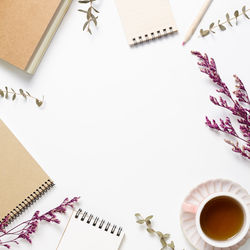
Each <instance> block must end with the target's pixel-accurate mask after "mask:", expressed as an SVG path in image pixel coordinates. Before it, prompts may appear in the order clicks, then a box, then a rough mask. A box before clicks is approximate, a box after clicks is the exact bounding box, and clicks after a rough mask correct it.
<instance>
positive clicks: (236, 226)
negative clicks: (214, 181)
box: [200, 196, 244, 241]
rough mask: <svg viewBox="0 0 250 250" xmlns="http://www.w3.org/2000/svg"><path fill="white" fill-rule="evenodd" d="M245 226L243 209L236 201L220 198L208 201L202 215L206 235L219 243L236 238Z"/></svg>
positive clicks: (201, 220) (201, 219)
mask: <svg viewBox="0 0 250 250" xmlns="http://www.w3.org/2000/svg"><path fill="white" fill-rule="evenodd" d="M243 224H244V212H243V208H242V207H241V205H240V204H239V202H238V201H236V200H235V199H233V198H231V197H228V196H219V197H215V198H213V199H211V200H210V201H208V202H207V203H206V204H205V206H204V207H203V209H202V211H201V214H200V225H201V229H202V231H203V232H204V234H205V235H207V236H208V237H209V238H211V239H213V240H217V241H225V240H228V239H230V238H232V237H234V236H236V235H237V234H238V233H239V232H240V231H241V229H242V227H243Z"/></svg>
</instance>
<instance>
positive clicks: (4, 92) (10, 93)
mask: <svg viewBox="0 0 250 250" xmlns="http://www.w3.org/2000/svg"><path fill="white" fill-rule="evenodd" d="M17 96H22V97H23V98H24V99H25V100H26V99H27V98H31V99H34V100H35V103H36V105H37V106H38V107H40V106H42V105H43V102H44V97H43V98H42V100H40V99H38V98H36V97H34V96H32V95H31V94H30V93H29V92H28V91H24V90H22V89H19V91H15V90H14V89H12V88H10V89H9V88H8V87H7V86H5V87H4V89H1V88H0V97H2V98H5V99H11V100H12V101H15V100H16V97H17Z"/></svg>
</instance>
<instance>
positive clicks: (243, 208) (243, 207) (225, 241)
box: [182, 192, 250, 248]
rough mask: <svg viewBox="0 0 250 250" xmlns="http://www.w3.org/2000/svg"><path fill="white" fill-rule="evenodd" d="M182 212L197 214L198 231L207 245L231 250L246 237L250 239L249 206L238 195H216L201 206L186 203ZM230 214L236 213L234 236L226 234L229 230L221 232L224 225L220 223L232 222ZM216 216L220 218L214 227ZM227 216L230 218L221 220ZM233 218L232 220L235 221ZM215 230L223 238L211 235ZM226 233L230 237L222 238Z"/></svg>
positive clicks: (223, 193) (226, 193)
mask: <svg viewBox="0 0 250 250" xmlns="http://www.w3.org/2000/svg"><path fill="white" fill-rule="evenodd" d="M226 200H227V203H228V204H229V206H227V205H226V204H227V203H226ZM223 202H224V203H223ZM216 203H217V206H218V208H217V210H218V212H216ZM220 204H224V205H223V207H224V208H223V207H222V205H220ZM209 209H210V211H211V212H210V215H209ZM212 209H213V210H214V211H213V210H212ZM223 209H224V210H225V212H224V213H223ZM182 210H183V211H184V212H188V213H192V214H195V224H196V229H197V231H198V233H199V235H200V237H201V238H202V239H203V240H204V241H205V242H206V243H207V244H209V245H211V246H213V247H218V248H229V247H232V246H234V245H236V244H238V243H239V242H241V241H242V240H243V239H244V238H245V237H249V238H250V214H249V208H248V206H247V204H246V203H245V202H244V201H243V200H242V199H241V198H240V197H238V196H237V195H234V194H232V193H229V192H218V193H214V194H211V195H209V196H208V197H206V198H205V199H204V200H203V201H202V202H201V203H200V204H199V205H193V204H189V203H186V202H184V203H183V205H182ZM219 210H220V211H219ZM234 210H235V211H234ZM212 212H213V213H212ZM230 212H231V213H233V212H234V213H235V216H233V217H235V218H234V220H232V223H231V224H232V225H235V228H234V230H236V231H232V230H233V228H232V230H231V231H232V232H234V234H233V235H230V233H232V232H225V231H227V228H226V230H224V232H219V230H220V226H223V225H219V224H218V223H221V224H222V223H223V222H222V221H226V219H227V220H228V222H227V223H229V222H230V221H229V219H230V218H231V217H232V216H231V217H230V215H231V214H230ZM236 212H237V213H236ZM216 213H217V214H216ZM221 215H222V216H221ZM236 215H237V216H236ZM216 216H219V217H217V218H218V219H217V220H216V221H215V224H216V225H212V224H211V223H213V220H214V219H215V218H216ZM226 216H228V218H223V219H221V218H222V217H226ZM233 217H232V218H231V219H233ZM204 218H205V219H204ZM212 218H213V220H212ZM220 219H221V220H220ZM206 220H207V222H208V223H207V224H208V226H207V227H205V226H204V225H205V224H206ZM204 221H205V222H204ZM231 224H229V225H230V226H229V227H231ZM229 227H228V229H229ZM207 228H208V229H207ZM213 228H214V230H215V232H216V231H218V232H219V233H221V234H220V235H217V236H218V237H219V236H220V237H221V238H218V237H217V236H216V234H214V235H215V236H214V235H213V234H211V233H213V232H212V230H213ZM222 228H223V227H222ZM224 228H225V225H224ZM211 229H212V230H211ZM209 230H210V231H209ZM215 232H214V233H215ZM225 233H228V235H229V237H227V238H222V235H223V234H225ZM211 235H212V236H211ZM225 237H226V235H225Z"/></svg>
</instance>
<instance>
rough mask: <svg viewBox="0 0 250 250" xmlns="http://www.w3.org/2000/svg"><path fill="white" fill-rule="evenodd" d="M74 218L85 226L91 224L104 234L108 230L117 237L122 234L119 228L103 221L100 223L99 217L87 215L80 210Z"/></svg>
mask: <svg viewBox="0 0 250 250" xmlns="http://www.w3.org/2000/svg"><path fill="white" fill-rule="evenodd" d="M75 218H76V219H78V218H79V219H80V220H81V221H85V222H86V223H87V224H91V225H92V226H94V227H97V228H99V229H104V231H105V232H108V231H109V230H110V233H111V234H115V235H116V236H118V237H119V236H120V235H121V233H122V228H121V227H119V228H118V227H117V226H116V225H111V223H110V222H105V220H101V221H100V219H99V217H94V215H93V214H88V212H86V211H84V212H83V211H82V209H81V208H79V209H78V211H77V212H76V214H75Z"/></svg>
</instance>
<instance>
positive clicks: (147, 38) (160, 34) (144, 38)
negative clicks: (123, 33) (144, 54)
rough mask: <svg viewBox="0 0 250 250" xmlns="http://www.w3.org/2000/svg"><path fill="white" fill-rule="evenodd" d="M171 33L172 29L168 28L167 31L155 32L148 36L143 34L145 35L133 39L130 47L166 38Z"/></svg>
mask: <svg viewBox="0 0 250 250" xmlns="http://www.w3.org/2000/svg"><path fill="white" fill-rule="evenodd" d="M172 32H173V27H169V28H168V29H162V30H157V31H156V32H155V31H154V32H151V33H149V34H145V35H142V36H138V37H133V38H132V46H134V45H137V44H140V43H143V42H148V41H150V40H154V39H156V38H160V37H163V36H166V35H168V34H169V33H172Z"/></svg>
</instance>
